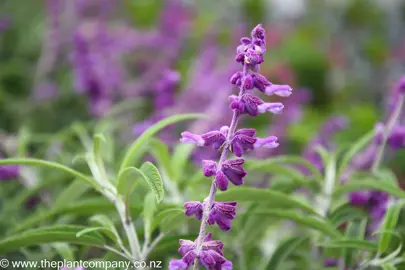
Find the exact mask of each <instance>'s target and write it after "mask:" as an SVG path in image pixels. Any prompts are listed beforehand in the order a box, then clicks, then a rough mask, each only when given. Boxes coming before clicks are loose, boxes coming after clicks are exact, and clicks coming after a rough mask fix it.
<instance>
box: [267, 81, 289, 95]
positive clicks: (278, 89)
mask: <svg viewBox="0 0 405 270" xmlns="http://www.w3.org/2000/svg"><path fill="white" fill-rule="evenodd" d="M264 93H266V94H267V95H269V96H271V95H277V96H280V97H288V96H290V95H291V94H292V88H291V86H289V85H286V84H282V85H281V84H272V85H269V86H267V87H266V89H265V90H264Z"/></svg>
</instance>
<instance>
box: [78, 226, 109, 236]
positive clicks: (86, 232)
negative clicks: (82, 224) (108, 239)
mask: <svg viewBox="0 0 405 270" xmlns="http://www.w3.org/2000/svg"><path fill="white" fill-rule="evenodd" d="M103 230H108V229H107V228H105V227H90V228H86V229H83V230H81V231H79V232H77V233H76V237H81V236H82V235H85V234H88V233H91V232H97V231H103Z"/></svg>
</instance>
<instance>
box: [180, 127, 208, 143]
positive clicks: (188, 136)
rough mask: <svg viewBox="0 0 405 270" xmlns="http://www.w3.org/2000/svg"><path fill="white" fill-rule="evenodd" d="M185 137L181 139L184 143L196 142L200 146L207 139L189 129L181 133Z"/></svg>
mask: <svg viewBox="0 0 405 270" xmlns="http://www.w3.org/2000/svg"><path fill="white" fill-rule="evenodd" d="M181 136H182V137H183V138H181V139H180V141H181V142H183V143H195V144H196V145H198V146H204V144H205V141H204V139H203V138H202V137H201V136H200V135H196V134H193V133H191V132H188V131H184V132H182V133H181Z"/></svg>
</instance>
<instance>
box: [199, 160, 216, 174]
mask: <svg viewBox="0 0 405 270" xmlns="http://www.w3.org/2000/svg"><path fill="white" fill-rule="evenodd" d="M202 163H203V171H204V176H205V177H210V176H213V175H215V174H216V173H217V163H216V162H215V161H213V160H203V161H202Z"/></svg>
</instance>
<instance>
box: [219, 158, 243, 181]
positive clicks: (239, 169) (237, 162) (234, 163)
mask: <svg viewBox="0 0 405 270" xmlns="http://www.w3.org/2000/svg"><path fill="white" fill-rule="evenodd" d="M244 163H245V160H244V159H243V158H237V159H230V160H226V161H225V162H224V164H222V172H223V173H224V174H225V175H226V177H227V178H228V180H229V181H231V182H232V184H234V185H235V186H240V185H242V184H243V177H245V176H246V171H245V170H244V169H243V164H244Z"/></svg>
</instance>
